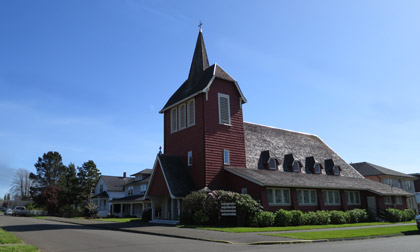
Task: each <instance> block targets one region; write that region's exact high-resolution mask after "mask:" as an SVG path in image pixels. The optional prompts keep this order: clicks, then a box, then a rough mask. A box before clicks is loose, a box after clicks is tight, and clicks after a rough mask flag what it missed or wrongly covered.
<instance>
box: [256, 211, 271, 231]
mask: <svg viewBox="0 0 420 252" xmlns="http://www.w3.org/2000/svg"><path fill="white" fill-rule="evenodd" d="M256 219H257V223H258V226H259V227H271V226H272V225H273V223H274V219H275V216H274V214H273V213H272V212H267V211H264V212H259V213H257V214H256Z"/></svg>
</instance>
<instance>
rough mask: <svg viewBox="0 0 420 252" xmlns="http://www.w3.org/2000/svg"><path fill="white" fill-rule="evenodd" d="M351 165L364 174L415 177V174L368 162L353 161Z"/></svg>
mask: <svg viewBox="0 0 420 252" xmlns="http://www.w3.org/2000/svg"><path fill="white" fill-rule="evenodd" d="M351 166H353V167H354V168H355V169H356V170H357V171H358V172H360V174H362V175H363V176H376V175H389V176H396V177H404V178H412V179H415V177H414V176H411V175H408V174H404V173H401V172H397V171H394V170H391V169H388V168H385V167H382V166H379V165H375V164H371V163H368V162H360V163H352V164H351Z"/></svg>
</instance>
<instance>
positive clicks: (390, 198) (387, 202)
mask: <svg viewBox="0 0 420 252" xmlns="http://www.w3.org/2000/svg"><path fill="white" fill-rule="evenodd" d="M385 205H392V197H391V196H389V195H387V196H385Z"/></svg>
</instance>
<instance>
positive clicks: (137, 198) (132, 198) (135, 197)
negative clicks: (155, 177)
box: [111, 194, 144, 203]
mask: <svg viewBox="0 0 420 252" xmlns="http://www.w3.org/2000/svg"><path fill="white" fill-rule="evenodd" d="M143 196H144V195H143V194H141V195H130V196H126V197H122V198H117V199H113V200H111V202H112V203H117V202H126V201H142V200H144V198H143Z"/></svg>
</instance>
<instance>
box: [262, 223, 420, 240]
mask: <svg viewBox="0 0 420 252" xmlns="http://www.w3.org/2000/svg"><path fill="white" fill-rule="evenodd" d="M395 234H402V235H408V234H418V230H417V226H415V225H413V226H393V227H374V228H359V229H346V230H339V231H336V230H333V231H315V232H297V233H281V234H262V235H268V236H280V237H289V238H295V239H303V240H321V239H342V238H359V237H369V236H381V235H395Z"/></svg>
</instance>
